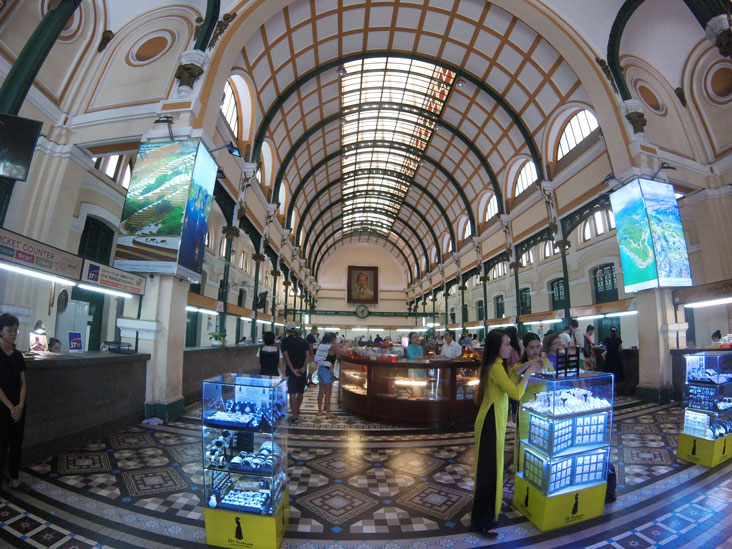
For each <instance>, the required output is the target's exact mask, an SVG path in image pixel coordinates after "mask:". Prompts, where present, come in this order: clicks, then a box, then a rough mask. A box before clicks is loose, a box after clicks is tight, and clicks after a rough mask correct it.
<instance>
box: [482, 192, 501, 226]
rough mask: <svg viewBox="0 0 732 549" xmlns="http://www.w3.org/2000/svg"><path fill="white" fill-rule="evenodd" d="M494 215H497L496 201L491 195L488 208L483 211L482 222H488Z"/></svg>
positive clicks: (494, 196)
mask: <svg viewBox="0 0 732 549" xmlns="http://www.w3.org/2000/svg"><path fill="white" fill-rule="evenodd" d="M495 215H498V200H497V199H496V195H493V196H491V199H490V200H489V201H488V207H487V208H486V209H485V218H484V219H483V220H484V221H488V220H489V219H491V218H493V216H495Z"/></svg>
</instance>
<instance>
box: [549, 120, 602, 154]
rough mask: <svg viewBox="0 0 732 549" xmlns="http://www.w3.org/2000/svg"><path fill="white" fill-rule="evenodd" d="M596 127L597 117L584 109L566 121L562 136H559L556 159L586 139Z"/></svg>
mask: <svg viewBox="0 0 732 549" xmlns="http://www.w3.org/2000/svg"><path fill="white" fill-rule="evenodd" d="M596 128H597V118H595V115H594V114H592V113H591V112H590V111H588V110H584V111H580V112H578V113H577V114H575V115H574V116H573V117H572V118H571V119H570V121H569V122H567V125H566V126H565V127H564V131H563V132H562V137H560V138H559V149H558V150H557V160H559V159H560V158H562V157H563V156H564V155H565V154H567V153H568V152H569V151H571V150H572V149H574V148H575V147H576V146H577V144H578V143H579V142H580V141H582V140H584V139H586V138H587V136H588V135H590V134H591V133H592V131H593V130H595V129H596Z"/></svg>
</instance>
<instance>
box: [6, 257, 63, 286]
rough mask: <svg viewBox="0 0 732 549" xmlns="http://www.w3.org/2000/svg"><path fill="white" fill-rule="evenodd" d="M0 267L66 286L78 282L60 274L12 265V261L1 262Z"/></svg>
mask: <svg viewBox="0 0 732 549" xmlns="http://www.w3.org/2000/svg"><path fill="white" fill-rule="evenodd" d="M0 269H4V270H6V271H10V272H11V273H15V274H20V275H25V276H30V277H33V278H40V279H41V280H47V281H48V282H57V283H59V284H65V285H66V286H76V282H74V281H73V280H68V279H66V278H61V277H60V276H54V275H50V274H45V273H40V272H38V271H33V270H31V269H25V268H23V267H18V266H16V265H11V264H10V263H3V262H0Z"/></svg>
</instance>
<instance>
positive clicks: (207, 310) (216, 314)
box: [198, 307, 219, 316]
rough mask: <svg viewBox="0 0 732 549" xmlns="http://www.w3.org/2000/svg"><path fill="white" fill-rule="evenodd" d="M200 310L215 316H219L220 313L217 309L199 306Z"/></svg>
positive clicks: (204, 313)
mask: <svg viewBox="0 0 732 549" xmlns="http://www.w3.org/2000/svg"><path fill="white" fill-rule="evenodd" d="M198 312H199V313H201V314H202V315H214V316H218V314H219V313H218V312H217V311H213V310H211V309H204V308H203V307H201V308H199V309H198Z"/></svg>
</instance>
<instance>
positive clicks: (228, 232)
mask: <svg viewBox="0 0 732 549" xmlns="http://www.w3.org/2000/svg"><path fill="white" fill-rule="evenodd" d="M221 232H222V233H223V234H224V238H225V239H226V257H225V258H224V278H223V284H222V285H221V286H220V287H219V301H221V302H223V304H224V310H223V312H222V313H221V314H220V315H218V316H217V317H216V324H217V326H216V331H217V332H223V331H225V330H226V312H227V308H228V297H229V271H230V270H231V248H232V245H233V243H234V239H235V238H237V237H238V236H239V234H240V232H239V229H238V228H237V227H234V226H233V225H227V226H226V227H224V228H222V229H221Z"/></svg>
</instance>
